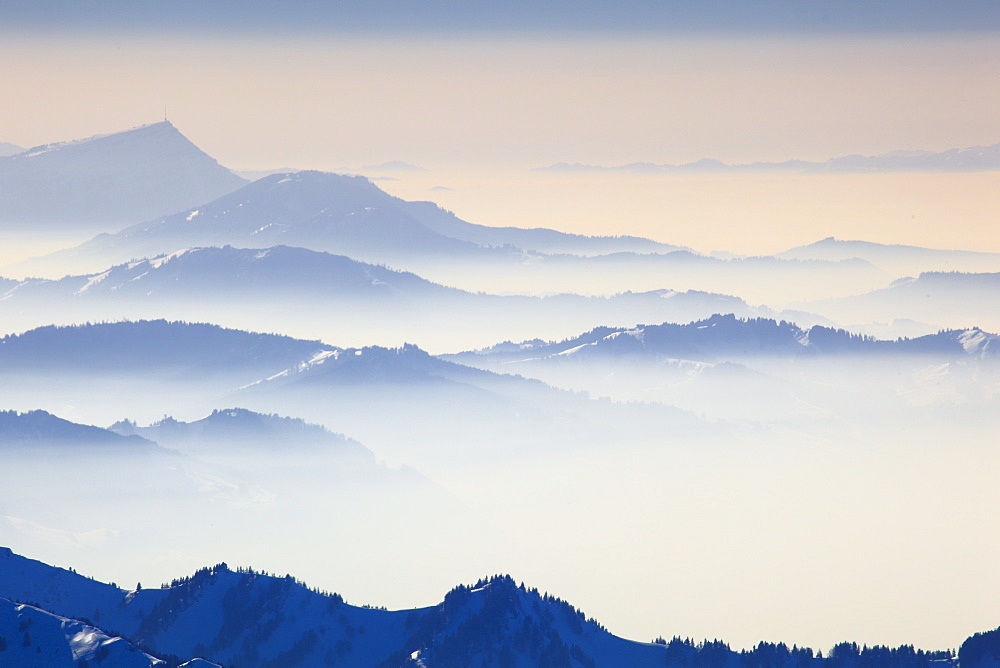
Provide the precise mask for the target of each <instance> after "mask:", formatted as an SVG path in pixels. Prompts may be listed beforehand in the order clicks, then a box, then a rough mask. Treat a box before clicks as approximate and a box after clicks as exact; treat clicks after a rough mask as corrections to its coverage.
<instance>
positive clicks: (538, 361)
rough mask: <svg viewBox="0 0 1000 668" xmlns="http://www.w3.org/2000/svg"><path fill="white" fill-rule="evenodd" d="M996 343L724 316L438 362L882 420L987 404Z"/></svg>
mask: <svg viewBox="0 0 1000 668" xmlns="http://www.w3.org/2000/svg"><path fill="white" fill-rule="evenodd" d="M998 341H1000V337H998V336H997V335H995V334H990V333H988V332H984V331H982V330H980V329H978V328H969V329H964V330H946V331H941V332H937V333H936V334H933V335H926V336H921V337H916V338H913V339H902V338H901V339H895V340H880V339H876V338H874V337H871V336H864V335H859V334H855V333H851V332H848V331H845V330H840V329H833V328H830V327H823V326H813V327H810V328H802V327H799V326H798V325H795V324H793V323H790V322H784V321H776V320H773V319H766V318H758V319H740V318H736V317H734V316H733V315H731V314H730V315H715V316H712V317H711V318H708V319H706V320H700V321H696V322H692V323H688V324H684V325H677V324H672V323H664V324H659V325H639V326H636V327H632V328H614V327H599V328H596V329H593V330H591V331H589V332H586V333H584V334H582V335H579V336H576V337H571V338H568V339H565V340H562V341H542V340H529V341H523V342H520V343H514V342H511V341H507V342H503V343H500V344H496V345H494V346H491V347H489V348H485V349H482V350H476V351H470V352H465V353H461V354H456V355H446V356H444V357H445V359H448V360H452V361H456V362H459V363H462V364H467V365H470V366H475V367H477V368H481V369H484V370H491V371H502V372H504V373H516V374H522V375H524V376H527V377H530V378H535V379H538V380H541V381H542V382H544V383H546V384H548V385H551V386H554V387H560V388H564V389H568V390H574V391H584V392H588V393H589V394H590V395H591V396H608V397H611V398H613V399H616V400H619V401H625V400H631V401H650V402H657V403H663V404H667V405H671V406H676V407H678V408H682V409H684V410H687V411H691V412H692V413H694V414H697V415H703V416H710V417H713V418H716V419H726V420H734V419H735V420H744V421H753V422H761V421H763V422H773V421H775V420H781V421H787V420H789V419H798V418H808V419H810V420H830V419H834V420H836V421H838V422H840V421H841V420H842V419H843V416H847V415H864V414H867V413H868V412H869V411H870V406H873V405H878V406H879V407H880V411H881V414H880V415H879V416H877V419H878V420H882V421H890V422H891V421H892V419H894V418H890V415H897V411H898V415H899V416H907V415H912V413H913V410H914V406H916V405H919V406H921V407H922V408H921V410H922V413H921V416H920V418H919V419H931V420H938V419H940V418H943V417H944V415H945V414H946V413H949V412H954V411H956V410H963V411H969V412H970V413H972V414H975V412H976V411H990V410H993V403H994V401H993V398H992V397H993V396H994V394H995V391H996V388H997V387H1000V364H998V361H1000V354H998V351H1000V343H998ZM959 407H962V408H959ZM933 411H941V413H934V412H933ZM932 416H934V417H932ZM875 417H876V416H873V418H875ZM955 418H956V416H955V415H951V417H950V418H949V419H955ZM904 419H908V420H909V422H910V424H914V423H915V422H916V421H917V419H914V418H912V417H911V418H904ZM963 419H965V418H963ZM975 421H976V420H975V419H972V420H971V422H975ZM873 424H874V423H873ZM871 428H874V427H871ZM822 429H823V430H824V431H826V432H830V430H831V429H830V427H829V425H828V426H826V427H823V428H822Z"/></svg>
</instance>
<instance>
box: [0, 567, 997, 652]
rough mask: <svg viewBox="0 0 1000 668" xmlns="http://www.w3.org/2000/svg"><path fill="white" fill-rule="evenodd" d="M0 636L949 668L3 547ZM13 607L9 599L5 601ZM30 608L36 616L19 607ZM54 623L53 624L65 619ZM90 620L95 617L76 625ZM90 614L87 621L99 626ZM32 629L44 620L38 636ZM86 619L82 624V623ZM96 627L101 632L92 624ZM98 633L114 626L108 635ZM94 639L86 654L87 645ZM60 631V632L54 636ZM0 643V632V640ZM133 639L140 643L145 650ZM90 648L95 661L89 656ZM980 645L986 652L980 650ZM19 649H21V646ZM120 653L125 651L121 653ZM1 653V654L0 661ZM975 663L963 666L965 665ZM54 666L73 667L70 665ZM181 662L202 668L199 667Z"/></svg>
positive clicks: (194, 647)
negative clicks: (70, 567) (370, 599)
mask: <svg viewBox="0 0 1000 668" xmlns="http://www.w3.org/2000/svg"><path fill="white" fill-rule="evenodd" d="M0 596H2V598H0V611H2V612H0V634H3V632H4V631H7V633H8V634H10V635H12V636H13V637H12V638H11V639H10V640H7V639H6V638H4V643H3V645H0V646H2V647H3V648H4V651H6V650H9V649H10V645H11V644H13V643H15V642H16V643H18V644H21V645H23V646H24V647H31V646H34V645H35V644H36V641H35V640H34V639H31V638H29V640H28V641H27V642H21V641H20V637H19V636H21V635H24V634H25V632H30V631H31V630H32V629H33V628H36V629H41V627H42V623H41V622H37V621H34V620H32V622H27V621H24V620H23V619H22V621H21V623H20V627H19V628H20V632H19V633H18V632H15V631H13V629H12V624H10V623H8V624H3V623H2V622H3V617H4V616H5V615H6V614H10V612H9V611H14V613H15V614H19V615H20V616H21V617H22V618H23V617H24V616H25V615H29V614H30V615H33V616H34V617H38V616H40V615H48V616H49V618H52V619H59V620H61V630H62V631H63V633H62V636H64V637H63V638H60V637H57V636H58V634H49V633H46V634H45V635H42V634H38V635H39V636H41V637H39V638H38V641H43V640H44V642H45V644H39V645H38V648H39V650H40V651H45V652H49V653H55V652H58V651H65V650H63V649H62V648H63V646H64V644H65V639H64V638H65V636H68V635H69V634H70V633H72V632H75V633H74V634H73V636H72V638H75V639H77V640H76V642H75V644H73V643H71V646H72V647H73V650H74V653H73V655H72V657H71V659H70V660H74V661H75V660H77V659H78V658H84V659H89V658H94V659H95V660H96V658H97V652H100V651H101V648H102V647H103V648H106V649H105V653H104V658H108V657H110V656H111V652H112V651H115V652H119V651H120V652H122V654H123V656H129V657H132V656H134V657H135V659H134V661H133V662H131V663H124V662H123V663H115V664H114V665H124V666H132V665H136V666H147V665H149V666H154V665H163V664H161V663H159V661H158V659H156V658H154V657H155V656H159V657H163V658H164V659H166V661H165V662H164V664H165V665H167V666H169V665H174V666H176V665H179V664H180V663H181V662H185V661H193V660H195V659H199V658H200V659H201V661H205V659H208V660H210V661H213V662H218V663H219V664H221V665H238V666H244V667H246V668H253V667H256V666H279V665H280V666H284V667H287V668H295V667H298V666H315V665H358V666H362V665H363V666H381V667H384V668H396V667H412V668H416V667H418V666H424V667H426V668H438V667H442V668H443V667H456V668H457V667H459V666H470V665H484V666H515V667H520V666H525V667H528V666H541V665H545V666H566V667H571V668H572V667H594V666H617V665H628V666H636V667H637V668H639V667H642V666H651V667H652V666H664V665H666V666H675V665H676V666H681V665H687V666H694V667H695V668H703V667H704V668H707V666H710V665H727V666H734V668H750V667H752V666H756V667H757V668H793V667H794V666H808V667H810V668H826V667H828V666H829V667H830V668H834V667H835V666H840V665H843V662H845V661H852V662H853V663H851V664H850V665H857V666H859V668H867V667H868V666H869V665H876V663H875V662H877V665H881V666H888V667H889V668H932V666H940V668H947V667H949V666H951V665H953V663H954V659H953V658H952V657H951V655H950V654H949V653H947V652H925V651H923V650H914V649H913V648H912V647H905V646H904V647H900V648H898V649H893V648H888V647H872V648H869V647H865V648H864V649H862V648H859V647H858V646H857V645H856V644H853V643H842V644H839V645H837V646H835V647H834V648H833V650H831V652H830V656H829V658H827V659H822V658H820V657H819V656H818V655H815V654H814V653H813V651H812V650H808V649H805V648H801V649H800V648H797V647H796V648H793V649H789V648H788V647H787V646H786V645H784V644H782V643H777V644H773V643H759V644H758V645H757V646H756V647H754V648H753V650H744V651H742V652H734V651H733V650H731V649H730V648H729V646H728V645H726V644H725V643H723V642H720V641H717V640H716V641H711V642H709V641H705V642H704V643H701V644H698V645H696V644H694V643H693V642H691V641H690V640H688V641H683V640H681V639H679V638H675V639H674V640H673V641H671V642H669V643H667V642H666V641H664V640H660V639H658V640H657V641H654V642H651V643H640V642H633V641H629V640H624V639H622V638H619V637H617V636H614V635H612V634H611V633H609V632H608V631H607V630H605V629H604V628H603V627H602V626H601V625H600V624H599V623H597V622H596V621H595V620H593V619H590V618H588V617H587V616H586V615H585V614H584V613H583V612H581V611H580V610H577V609H576V608H574V607H573V606H572V605H570V604H569V603H566V602H565V601H562V600H560V599H558V598H555V597H552V596H549V595H548V594H542V593H540V592H539V591H538V590H537V589H530V588H527V587H525V585H524V584H521V585H518V584H516V583H515V581H514V580H513V579H512V578H511V577H510V576H507V575H497V576H493V577H489V578H485V579H481V580H479V581H478V582H476V583H475V584H473V585H471V586H467V585H460V586H458V587H455V588H454V589H452V590H451V591H450V592H448V594H447V595H445V597H444V599H443V600H442V601H441V603H439V604H437V605H434V606H431V607H427V608H416V609H409V610H397V611H388V610H385V609H380V608H373V607H369V606H364V607H358V606H355V605H351V604H349V603H347V602H346V601H344V599H343V597H341V596H340V595H338V594H335V593H330V592H325V591H319V590H315V589H310V588H308V587H306V586H305V585H304V584H303V583H301V582H300V581H298V580H297V579H295V578H293V577H292V576H290V575H286V576H284V577H279V576H275V575H269V574H266V573H262V572H258V571H254V570H253V569H245V568H238V569H236V570H233V569H230V568H229V567H228V566H227V565H226V564H225V563H220V564H217V565H215V566H212V567H209V568H203V569H201V570H198V571H197V572H195V573H194V574H193V575H192V576H190V577H184V578H179V579H175V580H173V581H172V582H170V583H165V584H163V585H162V586H161V587H158V588H142V586H141V585H137V586H136V588H135V589H132V590H126V589H121V588H119V587H117V586H116V585H114V584H111V585H106V584H102V583H100V582H96V581H94V580H91V579H88V578H85V577H83V576H81V575H78V574H76V573H75V572H71V571H66V570H63V569H60V568H54V567H51V566H48V565H46V564H44V563H42V562H38V561H34V560H31V559H26V558H24V557H21V556H19V555H17V554H14V553H13V552H12V551H11V550H9V549H7V548H0ZM4 599H6V601H4ZM19 600H31V601H32V604H31V605H32V606H33V607H32V608H29V607H27V606H25V605H24V604H17V603H16V601H19ZM57 616H59V617H57ZM85 618H86V619H88V621H87V622H82V621H77V620H81V619H85ZM91 618H92V619H91ZM33 624H38V626H37V627H33ZM85 624H86V625H85ZM95 625H96V626H95ZM100 627H106V628H115V629H116V631H115V632H114V633H113V634H109V633H104V632H102V631H100V630H99V629H100ZM81 633H82V634H85V635H86V634H89V635H86V637H88V638H89V642H88V643H87V644H86V645H85V646H84V643H83V642H82V638H83V636H81V635H80V634H81ZM50 635H52V636H53V637H51V638H50V637H49V636H50ZM0 637H3V636H2V635H0ZM991 638H992V636H991V635H990V634H976V636H974V637H973V638H970V639H969V640H968V641H966V644H968V645H969V647H968V648H966V646H965V645H963V648H962V650H961V651H962V652H963V653H964V654H965V655H966V656H967V657H968V658H969V659H970V661H967V662H963V664H962V665H963V668H969V666H971V667H972V668H978V667H979V666H985V665H986V664H984V663H982V662H983V661H984V660H988V658H989V656H990V655H991V650H990V645H989V643H990V640H991ZM132 644H134V645H137V646H138V647H141V648H142V651H143V652H146V653H147V654H141V653H139V651H138V650H137V649H136V648H135V647H134V646H131V645H132ZM84 647H86V648H90V650H89V651H91V652H92V654H85V651H87V650H86V649H84ZM984 648H985V649H984ZM18 649H20V648H18ZM116 656H117V655H116ZM0 657H2V655H0ZM967 664H968V665H967ZM45 665H47V666H52V667H53V668H61V667H62V666H67V668H78V666H77V664H74V663H70V662H69V661H68V660H67V658H63V659H61V660H60V659H53V660H51V661H50V662H49V663H46V664H45ZM184 665H189V666H194V665H200V664H194V663H191V664H188V663H185V664H184Z"/></svg>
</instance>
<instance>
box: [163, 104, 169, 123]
mask: <svg viewBox="0 0 1000 668" xmlns="http://www.w3.org/2000/svg"><path fill="white" fill-rule="evenodd" d="M163 122H164V123H167V122H168V121H167V105H163Z"/></svg>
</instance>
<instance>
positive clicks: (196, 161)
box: [0, 121, 246, 231]
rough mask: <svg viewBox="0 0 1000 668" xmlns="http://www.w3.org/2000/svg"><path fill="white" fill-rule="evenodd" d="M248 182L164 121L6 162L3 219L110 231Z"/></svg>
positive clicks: (0, 198) (0, 163) (0, 179)
mask: <svg viewBox="0 0 1000 668" xmlns="http://www.w3.org/2000/svg"><path fill="white" fill-rule="evenodd" d="M245 183H246V181H245V180H244V179H242V178H241V177H239V176H236V175H235V174H233V173H232V172H230V171H229V170H227V169H226V168H225V167H222V166H221V165H219V163H218V162H217V161H216V160H215V159H214V158H212V157H210V156H209V155H207V154H206V153H204V152H203V151H202V150H201V149H199V148H198V147H197V146H195V145H194V144H193V143H191V141H190V140H189V139H187V137H185V136H184V135H183V134H181V133H180V131H178V130H177V128H175V127H174V126H173V125H172V124H171V123H170V122H169V121H161V122H158V123H152V124H149V125H143V126H139V127H136V128H132V129H130V130H125V131H123V132H116V133H112V134H106V135H97V136H94V137H89V138H85V139H80V140H75V141H67V142H57V143H52V144H43V145H40V146H36V147H33V148H29V149H27V150H25V151H22V152H20V153H16V154H14V155H11V156H7V157H0V220H3V221H5V222H6V223H7V225H8V227H11V226H15V225H16V226H25V225H27V224H34V225H36V226H38V225H41V226H45V227H48V228H60V229H74V230H92V231H105V230H108V229H109V228H110V229H114V228H116V227H118V226H121V225H123V224H127V223H130V222H135V221H136V220H145V219H148V218H151V217H154V216H157V215H164V214H166V213H172V212H174V211H177V210H180V209H184V208H187V207H190V206H193V205H195V204H198V203H199V202H203V201H206V200H208V199H213V198H215V197H219V196H220V195H222V194H224V193H226V192H230V191H232V190H235V189H236V188H239V187H240V186H242V185H244V184H245ZM11 229H13V228H11Z"/></svg>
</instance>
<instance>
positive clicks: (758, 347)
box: [449, 314, 1000, 362]
mask: <svg viewBox="0 0 1000 668" xmlns="http://www.w3.org/2000/svg"><path fill="white" fill-rule="evenodd" d="M831 355H834V356H836V355H878V356H880V357H885V356H891V355H928V356H935V357H937V358H939V359H948V358H957V357H972V358H978V359H987V358H997V359H1000V336H997V335H996V334H989V333H986V332H983V331H982V330H979V329H977V328H973V329H969V330H954V331H946V332H939V333H938V334H934V335H929V336H922V337H918V338H916V339H898V340H895V341H882V340H877V339H874V338H871V337H867V336H860V335H858V334H852V333H850V332H847V331H845V330H842V329H831V328H829V327H822V326H815V327H810V328H808V329H803V328H801V327H799V326H797V325H795V324H794V323H790V322H784V321H782V322H778V321H775V320H771V319H766V318H758V319H752V320H744V319H740V318H737V317H735V316H734V315H732V314H728V315H714V316H712V317H711V318H708V319H706V320H699V321H696V322H691V323H688V324H672V323H664V324H661V325H639V326H637V327H635V328H632V329H625V328H611V327H599V328H597V329H594V330H591V331H590V332H587V333H586V334H583V335H581V336H579V337H575V338H572V339H567V340H565V341H560V342H552V343H544V342H540V341H526V342H524V343H520V344H510V343H504V344H499V345H497V346H494V347H493V348H488V349H485V350H479V351H475V352H471V353H463V354H461V355H452V356H449V359H455V360H468V361H472V360H475V359H476V358H489V357H495V358H496V359H497V360H503V361H508V362H512V361H518V360H526V359H535V360H541V359H556V358H563V359H565V358H568V357H574V358H596V357H614V358H628V357H645V358H651V357H659V358H680V359H685V360H697V361H707V362H715V361H719V360H732V359H745V358H748V357H763V358H779V357H818V356H831Z"/></svg>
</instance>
